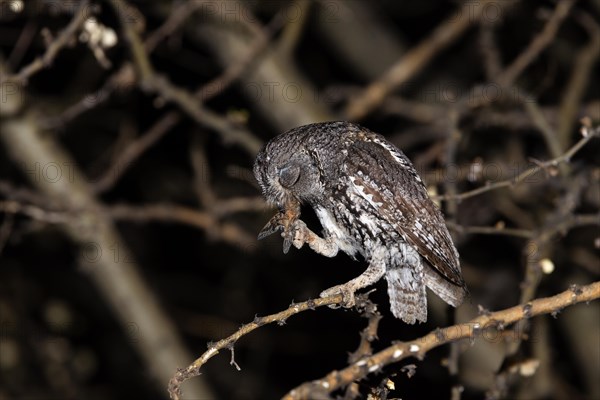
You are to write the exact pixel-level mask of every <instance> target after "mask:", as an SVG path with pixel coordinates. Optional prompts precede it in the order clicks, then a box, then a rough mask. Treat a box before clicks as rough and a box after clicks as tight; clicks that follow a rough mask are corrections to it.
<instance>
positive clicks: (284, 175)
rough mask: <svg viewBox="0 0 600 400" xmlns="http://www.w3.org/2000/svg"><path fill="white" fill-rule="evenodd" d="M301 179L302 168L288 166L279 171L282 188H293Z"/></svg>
mask: <svg viewBox="0 0 600 400" xmlns="http://www.w3.org/2000/svg"><path fill="white" fill-rule="evenodd" d="M298 178H300V167H298V166H297V165H288V166H286V167H283V168H282V169H280V170H279V183H280V184H281V186H283V187H286V188H289V187H292V186H293V185H294V184H295V183H296V182H298Z"/></svg>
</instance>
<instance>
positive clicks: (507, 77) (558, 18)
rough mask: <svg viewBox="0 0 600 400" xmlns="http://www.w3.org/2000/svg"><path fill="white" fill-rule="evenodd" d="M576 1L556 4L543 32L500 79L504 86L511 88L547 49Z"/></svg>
mask: <svg viewBox="0 0 600 400" xmlns="http://www.w3.org/2000/svg"><path fill="white" fill-rule="evenodd" d="M573 4H575V0H561V1H559V2H558V3H557V4H556V8H555V10H554V12H553V13H552V16H551V17H550V19H549V20H548V22H547V23H546V25H544V28H543V29H542V31H541V32H540V33H539V34H538V35H537V36H536V37H535V38H534V39H533V40H532V41H531V43H529V46H527V48H526V49H525V50H524V51H523V52H521V53H520V54H519V56H518V57H517V58H516V59H515V60H514V61H513V62H512V64H510V65H509V66H508V67H507V68H506V69H505V70H504V72H503V73H502V75H500V77H499V78H498V82H499V83H500V84H501V85H502V86H511V85H512V84H513V82H514V81H515V79H517V77H518V76H519V75H521V73H522V72H523V71H524V70H525V68H527V66H528V65H529V64H531V62H532V61H533V60H534V59H535V58H536V57H537V56H538V55H539V54H540V53H541V52H542V51H543V50H544V49H545V48H546V47H548V45H549V44H550V43H552V41H553V40H554V38H555V37H556V33H557V32H558V28H559V27H560V25H561V23H562V22H563V21H564V19H565V18H566V17H567V15H569V11H570V10H571V7H572V6H573Z"/></svg>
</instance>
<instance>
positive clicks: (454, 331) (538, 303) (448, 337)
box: [283, 282, 600, 400]
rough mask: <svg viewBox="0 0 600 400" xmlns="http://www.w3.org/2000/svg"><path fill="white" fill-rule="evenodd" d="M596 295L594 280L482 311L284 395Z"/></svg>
mask: <svg viewBox="0 0 600 400" xmlns="http://www.w3.org/2000/svg"><path fill="white" fill-rule="evenodd" d="M598 298H600V282H595V283H592V284H590V285H587V286H582V287H571V288H569V289H568V290H566V291H564V292H562V293H560V294H557V295H555V296H552V297H546V298H541V299H537V300H533V301H531V302H529V303H528V304H527V305H518V306H515V307H511V308H508V309H505V310H501V311H496V312H492V313H489V314H487V315H481V316H479V317H477V318H474V319H472V320H471V321H469V322H467V323H463V324H458V325H454V326H449V327H446V328H442V329H437V330H435V331H434V332H431V333H429V334H427V335H425V336H423V337H421V338H419V339H415V340H411V341H408V342H401V343H397V344H394V345H393V346H390V347H388V348H386V349H384V350H382V351H380V352H378V353H376V354H374V355H373V356H371V357H368V358H366V359H362V360H360V361H358V362H356V363H354V364H352V365H350V366H348V367H346V368H344V369H341V370H339V371H332V372H330V373H329V374H327V375H326V376H324V377H323V378H321V379H318V380H315V381H312V382H307V383H304V384H302V385H300V386H298V387H296V388H295V389H293V390H291V391H290V392H288V393H287V394H286V395H285V396H284V397H283V399H284V400H297V399H310V398H316V397H319V396H323V395H327V394H329V393H332V392H333V391H335V390H337V389H339V388H342V387H344V386H347V385H349V384H350V383H352V382H355V381H357V380H360V379H363V378H365V377H366V376H367V375H369V374H371V373H374V372H377V371H381V369H382V368H383V367H384V366H386V365H389V364H392V363H397V362H399V361H401V360H404V359H406V358H408V357H417V358H419V359H421V358H422V357H424V356H425V354H426V353H427V352H428V351H429V350H431V349H434V348H436V347H439V346H441V345H443V344H446V343H451V342H455V341H457V340H461V339H467V338H475V337H477V336H478V335H481V334H482V333H483V332H484V331H485V330H486V329H489V328H494V327H495V326H497V325H498V323H499V322H501V323H502V324H504V325H509V324H513V323H515V322H517V321H520V320H522V319H524V318H532V317H534V316H536V315H541V314H549V313H552V312H555V311H556V310H561V309H564V308H566V307H569V306H571V305H574V304H577V303H582V302H589V301H591V300H595V299H598Z"/></svg>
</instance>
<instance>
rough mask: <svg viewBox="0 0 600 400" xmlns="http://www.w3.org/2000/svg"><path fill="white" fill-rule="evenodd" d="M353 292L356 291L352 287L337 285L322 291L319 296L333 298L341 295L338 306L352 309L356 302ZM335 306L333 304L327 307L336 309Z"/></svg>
mask: <svg viewBox="0 0 600 400" xmlns="http://www.w3.org/2000/svg"><path fill="white" fill-rule="evenodd" d="M355 291H356V289H355V288H354V287H351V286H347V285H338V286H334V287H332V288H329V289H327V290H324V291H322V292H321V294H320V296H321V297H329V296H335V295H337V294H341V295H342V302H341V303H340V304H339V305H341V306H342V307H344V308H351V307H354V305H355V304H356V300H355V298H354V292H355ZM336 306H337V305H336V304H334V305H331V306H329V307H331V308H336Z"/></svg>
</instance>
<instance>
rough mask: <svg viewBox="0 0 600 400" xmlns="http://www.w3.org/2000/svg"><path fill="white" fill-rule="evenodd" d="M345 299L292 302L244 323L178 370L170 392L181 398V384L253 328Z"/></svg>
mask: <svg viewBox="0 0 600 400" xmlns="http://www.w3.org/2000/svg"><path fill="white" fill-rule="evenodd" d="M342 300H343V298H342V295H341V294H340V295H335V296H330V297H324V298H320V299H314V300H308V301H304V302H302V303H296V304H291V305H290V307H289V308H288V309H287V310H285V311H281V312H278V313H276V314H271V315H267V316H265V317H255V318H254V321H252V322H250V323H249V324H245V325H242V327H241V328H240V329H238V330H237V331H236V332H235V333H234V334H232V335H230V336H228V337H226V338H225V339H221V340H219V341H218V342H216V343H209V344H208V350H207V351H205V352H204V354H202V355H201V356H200V357H199V358H197V359H196V361H194V362H193V363H191V364H190V365H189V366H188V367H187V368H184V369H180V370H178V371H177V373H176V374H175V376H174V377H173V378H171V380H170V381H169V394H170V395H171V399H172V400H180V399H181V398H182V397H181V396H182V394H181V389H180V386H181V384H182V383H183V382H185V381H186V380H188V379H190V378H193V377H195V376H198V375H200V368H201V367H202V366H203V365H204V364H206V362H207V361H208V360H210V359H211V358H213V357H214V356H215V355H217V354H219V351H220V350H223V349H227V350H229V349H231V348H232V347H233V346H234V345H235V343H236V342H237V341H238V340H240V339H241V338H242V337H243V336H245V335H247V334H249V333H250V332H252V331H253V330H255V329H257V328H260V327H261V326H263V325H267V324H271V323H273V322H277V323H278V324H280V325H282V324H284V323H285V321H286V320H287V319H288V318H289V317H291V316H292V315H296V314H298V313H301V312H303V311H306V310H314V309H315V308H316V307H322V306H329V305H332V304H339V303H341V302H342Z"/></svg>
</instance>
